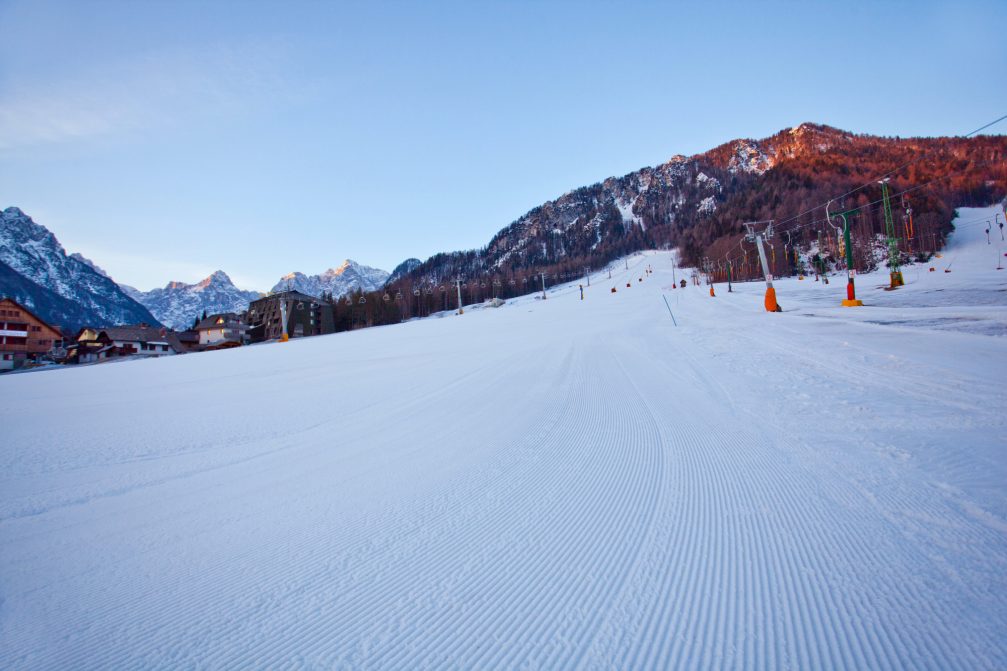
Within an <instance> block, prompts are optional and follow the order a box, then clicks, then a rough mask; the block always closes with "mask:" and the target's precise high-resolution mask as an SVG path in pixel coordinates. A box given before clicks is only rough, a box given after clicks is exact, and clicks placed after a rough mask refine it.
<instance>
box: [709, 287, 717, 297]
mask: <svg viewBox="0 0 1007 671" xmlns="http://www.w3.org/2000/svg"><path fill="white" fill-rule="evenodd" d="M710 295H711V296H713V297H714V298H716V297H717V294H715V293H713V285H712V284H711V285H710Z"/></svg>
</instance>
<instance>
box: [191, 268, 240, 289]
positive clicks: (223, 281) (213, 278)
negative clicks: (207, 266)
mask: <svg viewBox="0 0 1007 671" xmlns="http://www.w3.org/2000/svg"><path fill="white" fill-rule="evenodd" d="M194 286H195V287H197V288H198V289H206V288H207V287H215V286H224V287H233V286H234V283H233V282H232V281H231V278H230V277H228V275H227V273H225V272H224V271H223V270H218V271H216V272H214V273H212V274H210V276H209V277H207V278H205V279H204V280H202V281H201V282H198V283H196V284H195V285H194Z"/></svg>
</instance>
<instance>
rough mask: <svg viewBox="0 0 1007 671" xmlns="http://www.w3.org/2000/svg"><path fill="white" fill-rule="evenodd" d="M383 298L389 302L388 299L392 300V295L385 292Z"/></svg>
mask: <svg viewBox="0 0 1007 671" xmlns="http://www.w3.org/2000/svg"><path fill="white" fill-rule="evenodd" d="M381 300H383V301H384V302H386V303H387V302H388V301H390V300H392V297H391V296H389V295H388V294H387V293H385V295H384V296H382V297H381Z"/></svg>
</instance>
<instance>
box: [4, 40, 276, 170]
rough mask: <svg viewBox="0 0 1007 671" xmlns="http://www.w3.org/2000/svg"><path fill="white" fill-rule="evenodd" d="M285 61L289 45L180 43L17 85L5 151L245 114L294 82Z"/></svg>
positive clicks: (7, 97)
mask: <svg viewBox="0 0 1007 671" xmlns="http://www.w3.org/2000/svg"><path fill="white" fill-rule="evenodd" d="M284 59H285V49H284V48H283V47H282V45H270V46H269V47H266V48H264V47H263V45H261V44H258V45H256V46H255V47H254V48H252V47H240V46H238V47H235V46H216V47H211V48H200V49H192V48H190V49H185V50H181V49H173V50H167V51H158V52H150V53H146V54H142V55H138V56H136V57H134V58H131V59H130V60H128V61H122V62H116V63H110V64H106V65H104V66H103V67H100V68H91V69H89V70H85V71H83V72H77V73H73V74H72V75H70V74H64V75H63V76H62V77H60V78H58V79H52V80H47V81H35V82H28V83H21V84H20V85H18V84H12V85H11V86H9V87H8V90H7V91H5V92H2V93H0V152H3V151H8V150H12V149H16V148H24V147H35V146H39V145H46V144H56V143H62V142H71V141H76V140H83V139H89V138H93V137H97V136H112V135H115V134H117V133H124V132H126V133H128V132H137V131H144V130H148V129H159V128H165V127H170V126H176V125H183V124H184V123H186V122H187V121H191V120H194V119H200V118H206V117H211V116H218V117H219V116H227V115H233V114H239V113H242V111H243V110H245V109H248V108H249V106H250V104H251V103H253V102H255V103H257V104H259V105H261V104H262V103H263V102H264V101H268V100H275V99H276V96H277V90H278V89H285V88H289V86H288V85H287V84H286V82H285V79H284V78H283V77H282V76H281V70H282V68H281V67H280V65H281V63H279V62H278V61H282V60H284ZM288 93H289V92H288Z"/></svg>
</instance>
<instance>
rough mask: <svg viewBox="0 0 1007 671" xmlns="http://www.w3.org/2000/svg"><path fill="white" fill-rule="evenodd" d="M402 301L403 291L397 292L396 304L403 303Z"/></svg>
mask: <svg viewBox="0 0 1007 671" xmlns="http://www.w3.org/2000/svg"><path fill="white" fill-rule="evenodd" d="M401 300H402V292H401V291H396V292H395V302H398V301H401Z"/></svg>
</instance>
